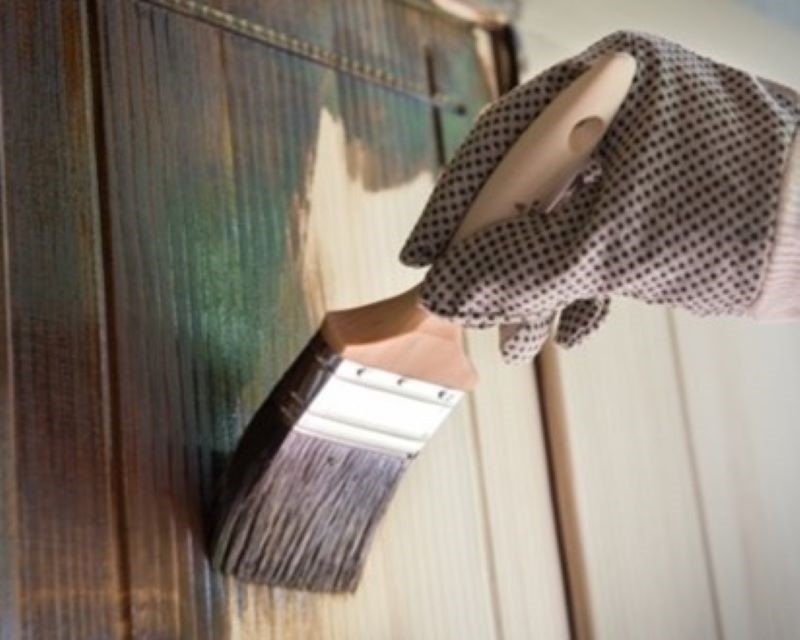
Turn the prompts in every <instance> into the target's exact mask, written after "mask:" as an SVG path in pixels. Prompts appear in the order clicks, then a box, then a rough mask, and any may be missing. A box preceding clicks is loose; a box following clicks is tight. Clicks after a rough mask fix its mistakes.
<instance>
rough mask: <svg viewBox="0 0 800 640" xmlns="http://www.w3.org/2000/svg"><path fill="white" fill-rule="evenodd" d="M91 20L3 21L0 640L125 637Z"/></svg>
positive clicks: (48, 14)
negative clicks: (112, 461) (112, 450)
mask: <svg viewBox="0 0 800 640" xmlns="http://www.w3.org/2000/svg"><path fill="white" fill-rule="evenodd" d="M85 19H86V7H85V5H84V3H83V2H78V1H73V2H63V3H61V2H59V3H52V2H48V3H44V2H39V3H32V2H28V1H26V0H9V1H8V2H4V3H2V7H1V8H0V29H2V31H1V32H0V41H2V43H3V44H2V47H0V60H1V62H2V67H1V68H0V78H1V82H2V84H1V86H2V90H1V93H2V125H3V129H2V144H3V151H2V156H3V171H2V208H3V212H2V213H3V217H2V219H3V241H4V244H3V254H4V255H3V261H2V264H3V269H4V274H3V275H4V279H3V281H4V294H5V295H4V310H3V311H4V323H5V326H4V333H5V336H4V337H5V340H4V355H5V357H4V358H3V363H2V366H3V368H4V376H3V379H4V385H3V407H4V424H3V429H2V435H0V443H1V444H2V446H0V466H2V467H3V469H4V472H3V476H4V477H3V484H2V487H0V493H1V494H2V503H1V504H0V569H2V586H1V587H0V588H1V589H2V600H0V602H2V604H0V615H1V616H2V622H1V623H0V636H2V637H3V638H56V637H58V638H67V637H74V638H79V637H80V638H114V637H117V636H119V635H120V633H121V626H120V623H119V620H120V616H119V608H118V601H119V597H120V595H119V594H120V593H121V592H122V591H123V590H124V586H123V585H122V584H121V582H120V577H119V573H118V562H117V554H118V551H119V549H118V547H117V543H116V525H115V519H114V511H113V509H112V507H111V501H112V496H111V494H110V486H111V482H110V476H111V473H112V470H111V465H110V456H109V450H110V427H111V425H110V424H109V421H108V419H107V417H108V413H107V408H108V406H107V405H108V399H107V394H106V390H105V380H104V357H105V356H104V352H103V343H104V335H105V328H104V322H105V308H104V304H103V299H102V295H101V293H100V292H101V290H102V289H101V286H100V285H101V281H102V265H101V263H100V259H99V255H100V252H99V243H100V233H99V228H100V224H99V211H98V206H97V200H96V188H95V187H96V174H95V169H94V167H95V158H94V150H93V145H92V141H91V136H90V135H89V131H90V127H91V120H90V117H91V95H90V93H89V90H88V88H89V82H88V77H89V73H88V69H87V64H86V62H87V59H88V58H87V54H88V52H87V50H86V42H87V39H86V21H85Z"/></svg>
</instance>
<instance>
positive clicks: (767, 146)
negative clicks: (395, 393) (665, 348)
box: [400, 32, 800, 362]
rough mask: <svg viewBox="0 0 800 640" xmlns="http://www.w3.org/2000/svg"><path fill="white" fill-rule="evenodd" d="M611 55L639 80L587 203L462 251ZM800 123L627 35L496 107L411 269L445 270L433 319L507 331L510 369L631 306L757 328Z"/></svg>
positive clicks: (434, 281) (432, 301)
mask: <svg viewBox="0 0 800 640" xmlns="http://www.w3.org/2000/svg"><path fill="white" fill-rule="evenodd" d="M611 51H616V52H623V51H624V52H628V53H630V54H632V55H633V56H634V57H635V58H636V62H637V70H636V75H635V77H634V80H633V83H632V86H631V89H630V91H629V93H628V95H627V97H626V98H625V100H624V102H623V104H622V106H621V108H620V110H619V111H618V113H617V116H616V118H615V119H614V121H613V123H612V124H611V126H610V128H609V129H608V131H607V133H606V135H605V137H604V138H603V140H602V141H601V142H600V144H599V145H598V147H597V148H596V149H595V152H594V154H593V156H592V158H591V161H590V163H589V165H588V167H587V169H586V170H585V171H584V172H583V173H582V174H581V175H580V176H579V177H578V178H577V179H576V181H575V183H574V184H573V186H572V188H571V193H570V194H569V195H568V196H567V197H565V198H563V199H562V200H561V201H560V202H559V203H558V204H557V205H556V207H555V208H554V209H552V210H550V211H548V212H543V211H542V210H540V209H538V208H537V206H536V205H535V204H534V205H533V206H532V207H531V208H530V209H528V210H523V211H521V212H520V213H519V214H518V215H516V216H514V217H512V218H507V219H505V220H501V221H499V222H496V223H493V224H491V225H489V226H487V227H485V228H484V229H482V230H480V231H478V232H476V233H474V234H472V235H470V236H469V237H467V238H464V239H461V240H459V241H457V242H455V243H454V244H453V245H452V246H449V245H450V241H451V238H452V236H453V234H454V233H455V231H456V230H457V228H458V226H459V225H460V223H461V221H462V219H463V217H464V216H465V214H466V213H467V211H468V209H469V207H470V204H471V203H472V201H473V200H474V198H475V197H476V195H477V193H478V191H479V189H480V187H481V186H482V185H483V183H484V182H485V180H486V179H487V178H488V176H489V175H490V174H491V172H492V171H493V169H494V168H495V167H496V166H497V164H498V163H499V162H500V160H501V159H502V158H503V156H504V155H505V153H506V152H507V151H508V149H510V147H511V146H512V144H513V143H514V142H515V141H516V139H517V138H518V137H519V135H520V134H521V133H522V132H523V131H524V130H525V129H526V128H527V126H528V125H529V124H530V123H531V122H532V121H533V120H534V119H535V118H536V117H537V115H538V114H539V113H540V112H541V111H542V110H543V109H544V108H545V107H546V106H547V104H548V103H549V102H550V101H551V100H552V99H553V98H554V97H555V96H556V95H558V93H559V92H560V91H561V90H562V89H564V88H566V87H567V86H568V85H569V84H570V83H571V82H572V81H573V80H574V79H576V78H577V77H578V76H579V75H581V73H583V72H584V71H586V70H587V69H588V68H589V67H590V66H591V65H592V63H593V62H594V61H596V60H597V59H598V58H599V57H601V56H602V55H604V54H606V53H608V52H611ZM798 121H800V104H798V100H797V99H796V96H794V95H793V94H791V93H790V92H788V91H786V92H784V91H782V90H781V88H780V87H779V86H777V85H775V84H773V83H771V82H768V81H765V80H762V79H760V78H758V77H754V76H753V75H750V74H748V73H745V72H743V71H739V70H737V69H734V68H731V67H728V66H725V65H723V64H719V63H717V62H714V61H713V60H710V59H708V58H706V57H703V56H701V55H698V54H696V53H694V52H692V51H689V50H688V49H685V48H683V47H682V46H680V45H678V44H675V43H673V42H670V41H667V40H664V39H662V38H659V37H656V36H652V35H647V34H643V33H635V32H618V33H614V34H612V35H610V36H608V37H606V38H604V39H603V40H601V41H599V42H597V43H595V44H594V45H593V46H591V47H590V48H589V49H587V50H586V51H584V52H583V53H581V54H580V55H578V56H576V57H574V58H571V59H569V60H567V61H565V62H562V63H560V64H558V65H556V66H554V67H552V68H550V69H549V70H547V71H545V72H544V73H542V74H541V75H539V76H538V77H536V78H534V79H533V80H531V81H530V82H527V83H525V84H523V85H520V86H518V87H516V88H515V89H514V90H512V91H511V92H509V93H507V94H506V95H505V96H503V97H502V98H500V99H499V100H497V101H496V102H495V103H493V104H492V105H490V106H489V107H488V108H487V109H486V110H484V112H483V113H482V114H481V115H480V116H479V117H478V119H477V121H476V123H475V125H474V127H473V129H472V131H471V132H470V134H469V135H468V137H467V138H466V140H465V142H464V143H463V144H462V146H461V147H460V148H459V150H458V151H457V152H456V154H455V156H454V158H453V160H452V161H451V162H450V164H449V165H448V166H447V167H446V169H445V170H444V172H443V173H442V175H441V176H440V178H439V180H438V181H437V184H436V186H435V188H434V191H433V193H432V195H431V197H430V200H429V201H428V204H427V206H426V207H425V210H424V211H423V214H422V216H421V218H420V220H419V221H418V222H417V224H416V226H415V228H414V229H413V231H412V233H411V235H410V237H409V238H408V239H407V241H406V243H405V245H404V247H403V249H402V252H401V256H400V258H401V260H402V262H403V263H405V264H407V265H411V266H425V265H431V268H430V270H429V271H428V273H427V275H426V277H425V279H424V282H423V285H422V289H421V301H422V304H423V306H425V307H426V308H427V309H428V310H430V311H431V312H433V313H435V314H437V315H440V316H443V317H446V318H450V319H452V320H454V321H456V322H458V323H461V324H464V325H466V326H470V327H480V328H484V327H489V326H494V325H501V332H500V333H501V340H500V342H501V351H502V354H503V356H504V359H505V360H506V361H507V362H520V361H527V360H530V359H531V358H532V357H533V356H534V355H535V354H536V353H537V352H538V351H539V349H540V348H541V346H542V344H543V343H544V341H545V340H546V339H547V338H548V336H550V335H551V333H554V335H555V340H556V342H557V343H559V344H561V345H563V346H566V347H570V346H573V345H575V344H577V343H578V342H580V341H581V340H582V339H583V338H585V337H586V336H587V335H589V334H590V333H591V332H592V331H593V330H594V329H596V328H597V327H598V326H599V325H600V323H601V322H602V321H603V319H604V318H605V317H606V315H607V313H608V309H609V301H610V299H611V297H612V296H615V295H616V296H626V297H630V298H636V299H638V300H642V301H644V302H647V303H653V304H668V305H676V306H680V307H683V308H686V309H688V310H690V311H692V312H695V313H697V314H701V315H708V314H725V315H743V314H744V312H745V311H746V310H747V309H748V307H749V306H750V305H751V304H752V302H753V301H754V299H755V298H756V297H757V296H758V294H759V290H760V286H761V284H762V279H763V274H764V272H765V268H766V263H767V260H768V257H769V252H770V248H771V246H772V244H773V242H774V236H775V226H776V213H777V208H778V200H779V194H780V187H781V180H782V174H783V170H784V167H785V165H786V161H787V157H788V154H789V150H790V147H791V143H792V139H793V136H794V132H795V130H796V128H797V125H798ZM520 170H521V171H524V167H521V168H520Z"/></svg>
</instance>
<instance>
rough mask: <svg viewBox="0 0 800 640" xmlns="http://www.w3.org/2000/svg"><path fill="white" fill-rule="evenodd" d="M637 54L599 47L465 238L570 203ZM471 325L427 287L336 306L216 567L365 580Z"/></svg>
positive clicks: (292, 381)
mask: <svg viewBox="0 0 800 640" xmlns="http://www.w3.org/2000/svg"><path fill="white" fill-rule="evenodd" d="M635 68H636V63H635V60H634V59H633V58H632V57H631V56H630V55H628V54H624V53H616V54H609V55H607V56H604V57H603V58H601V59H599V60H598V61H597V62H596V63H595V64H593V65H592V66H591V68H590V69H588V70H587V71H586V72H584V73H583V74H582V75H581V76H580V77H579V78H577V79H576V80H575V81H573V82H572V83H571V84H570V85H569V86H568V87H567V88H566V89H565V90H564V91H562V92H561V93H560V94H559V95H558V96H556V98H555V99H554V100H553V101H552V102H551V103H550V104H549V105H548V107H547V108H545V110H544V111H543V112H542V113H541V114H540V115H539V116H538V117H537V118H536V120H535V121H534V122H533V123H532V124H531V125H530V126H529V127H528V128H527V129H526V130H525V131H524V132H523V133H522V134H521V135H520V137H519V138H518V139H517V141H516V142H515V143H514V145H513V146H512V147H511V149H510V150H509V151H508V152H507V153H506V155H505V156H504V158H503V160H502V161H501V162H500V163H499V164H498V166H497V167H496V168H495V169H494V171H493V172H492V174H491V176H490V177H489V179H488V180H487V181H486V183H485V184H484V186H483V187H482V188H481V190H480V191H479V193H478V195H477V196H476V198H475V200H474V201H473V203H472V204H471V206H470V209H469V211H468V213H467V215H466V217H465V219H464V222H463V223H462V225H461V227H460V228H459V230H458V232H457V233H456V234H455V236H454V238H453V241H457V240H459V239H460V238H463V237H466V236H467V235H469V234H470V233H473V232H474V231H476V230H478V229H480V228H481V227H483V226H484V225H487V224H489V223H491V222H493V221H495V220H499V219H501V218H504V217H510V216H512V215H519V214H518V211H519V209H520V208H521V209H523V210H526V211H527V210H528V209H529V207H530V205H531V204H532V203H534V202H537V203H538V206H540V207H542V208H544V209H547V208H548V206H547V205H549V206H551V207H552V205H553V204H554V203H555V202H557V200H558V199H559V197H560V196H561V195H562V194H563V193H564V192H565V190H566V189H567V188H568V187H569V185H570V184H571V182H572V181H573V179H574V177H575V176H576V175H577V174H578V173H579V172H580V170H581V169H582V168H583V167H584V166H585V164H586V162H587V159H588V157H589V155H590V154H591V152H592V151H593V150H594V148H595V147H596V145H597V143H598V142H599V141H600V140H601V139H602V137H603V135H604V133H605V131H606V129H607V128H608V126H609V124H610V123H611V120H612V119H613V117H614V115H615V114H616V112H617V110H618V108H619V106H620V105H621V103H622V101H623V100H624V97H625V95H626V93H627V91H628V89H629V87H630V83H631V81H632V79H633V75H634V72H635ZM476 379H477V378H476V375H475V372H474V370H473V367H472V365H471V363H470V361H469V358H468V357H467V354H466V353H465V351H464V346H463V331H462V328H461V327H460V326H458V325H456V324H454V323H452V322H450V321H448V320H446V319H443V318H440V317H438V316H435V315H433V314H431V313H430V312H428V311H427V310H425V309H424V308H423V307H422V306H421V305H420V304H419V296H418V288H416V287H415V288H413V289H411V290H409V291H406V292H405V293H402V294H400V295H398V296H396V297H394V298H390V299H387V300H383V301H380V302H376V303H374V304H371V305H368V306H364V307H359V308H356V309H348V310H344V311H334V312H332V313H329V314H327V315H326V316H325V318H324V320H323V323H322V327H321V328H320V330H319V331H318V332H317V333H316V334H315V335H314V337H313V338H312V339H311V341H310V343H309V344H308V346H306V348H305V349H304V350H303V352H302V353H301V354H300V356H299V357H298V358H297V359H296V360H295V362H294V363H293V364H292V365H291V367H290V368H289V369H288V371H287V372H286V373H285V374H284V376H283V377H282V378H281V380H280V381H279V382H278V384H277V385H276V386H275V388H274V389H273V390H272V392H271V394H270V395H269V397H268V398H267V400H266V401H265V403H264V404H263V405H262V406H261V408H260V409H259V410H258V411H257V412H256V414H255V416H254V417H253V418H252V420H251V423H250V425H249V426H248V428H247V430H246V431H245V434H244V436H243V437H242V439H241V441H240V443H239V445H238V447H237V450H236V452H235V453H234V455H233V458H232V460H231V462H230V464H229V467H228V469H227V472H226V474H225V476H224V478H223V481H222V484H221V488H220V492H219V496H218V500H217V508H216V514H215V529H214V532H213V535H212V544H211V546H212V562H213V565H214V567H215V568H217V569H218V570H220V571H223V572H225V573H230V574H233V575H234V576H236V577H237V578H239V579H241V580H244V581H248V582H258V583H265V584H269V585H273V586H283V587H290V588H298V589H307V590H312V591H352V590H354V589H355V588H356V586H357V584H358V580H359V578H360V575H361V572H362V568H363V565H364V561H365V558H366V554H367V551H368V548H369V545H370V541H371V539H372V537H373V534H374V532H375V529H376V525H377V524H378V522H379V521H380V519H381V517H382V515H383V514H384V512H385V511H386V509H387V506H388V504H389V502H390V500H391V497H392V495H393V494H394V492H395V489H396V487H397V485H398V483H399V481H400V478H401V477H402V475H403V472H404V471H405V469H406V467H407V466H408V464H409V463H410V461H411V460H412V459H413V458H414V457H415V456H416V455H417V454H419V452H420V451H421V450H422V448H423V446H424V445H425V443H426V442H427V441H428V439H429V438H430V437H431V435H432V434H433V433H434V432H435V431H436V429H437V427H438V426H439V425H440V424H441V423H442V422H443V421H444V420H445V418H446V417H447V416H448V414H449V413H450V412H451V411H452V409H453V408H454V407H455V406H456V405H457V404H458V402H459V400H460V399H461V397H462V396H463V394H464V393H465V392H466V391H468V390H469V389H471V388H472V387H473V385H474V384H475V382H476Z"/></svg>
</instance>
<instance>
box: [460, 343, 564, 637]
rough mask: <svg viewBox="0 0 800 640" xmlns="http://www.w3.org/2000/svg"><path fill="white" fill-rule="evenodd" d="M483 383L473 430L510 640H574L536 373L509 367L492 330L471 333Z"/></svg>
mask: <svg viewBox="0 0 800 640" xmlns="http://www.w3.org/2000/svg"><path fill="white" fill-rule="evenodd" d="M467 340H468V341H467V344H468V346H469V353H470V356H471V358H472V361H473V362H474V364H475V366H476V368H477V369H478V371H479V372H480V373H481V375H482V377H481V380H480V382H479V384H478V386H477V388H476V389H475V392H474V393H473V397H472V409H473V412H474V419H473V421H472V423H471V425H470V426H471V428H472V430H473V433H474V436H475V439H476V452H477V457H478V461H479V466H480V470H481V485H482V486H481V490H482V491H483V496H484V504H485V509H486V512H487V513H486V523H487V537H488V539H489V544H490V553H491V554H492V559H493V568H494V575H493V586H494V589H495V598H496V607H497V609H498V616H499V618H500V620H501V623H502V631H503V634H502V637H505V638H548V639H552V640H558V639H559V638H563V639H566V638H569V637H570V629H569V620H568V615H567V607H566V601H565V595H566V594H565V585H564V581H563V577H562V567H561V563H560V551H559V542H558V539H557V536H558V529H557V526H556V522H555V518H554V513H553V502H552V496H551V488H550V478H549V476H548V464H547V452H546V449H545V443H544V440H543V433H542V430H543V423H542V420H541V412H540V407H539V397H538V393H537V391H536V378H535V374H534V371H533V368H532V367H528V366H522V367H510V366H508V365H506V364H504V363H503V361H502V358H501V357H500V354H499V351H498V345H497V342H498V340H497V335H496V333H495V332H494V331H484V332H470V333H469V335H468V338H467Z"/></svg>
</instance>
